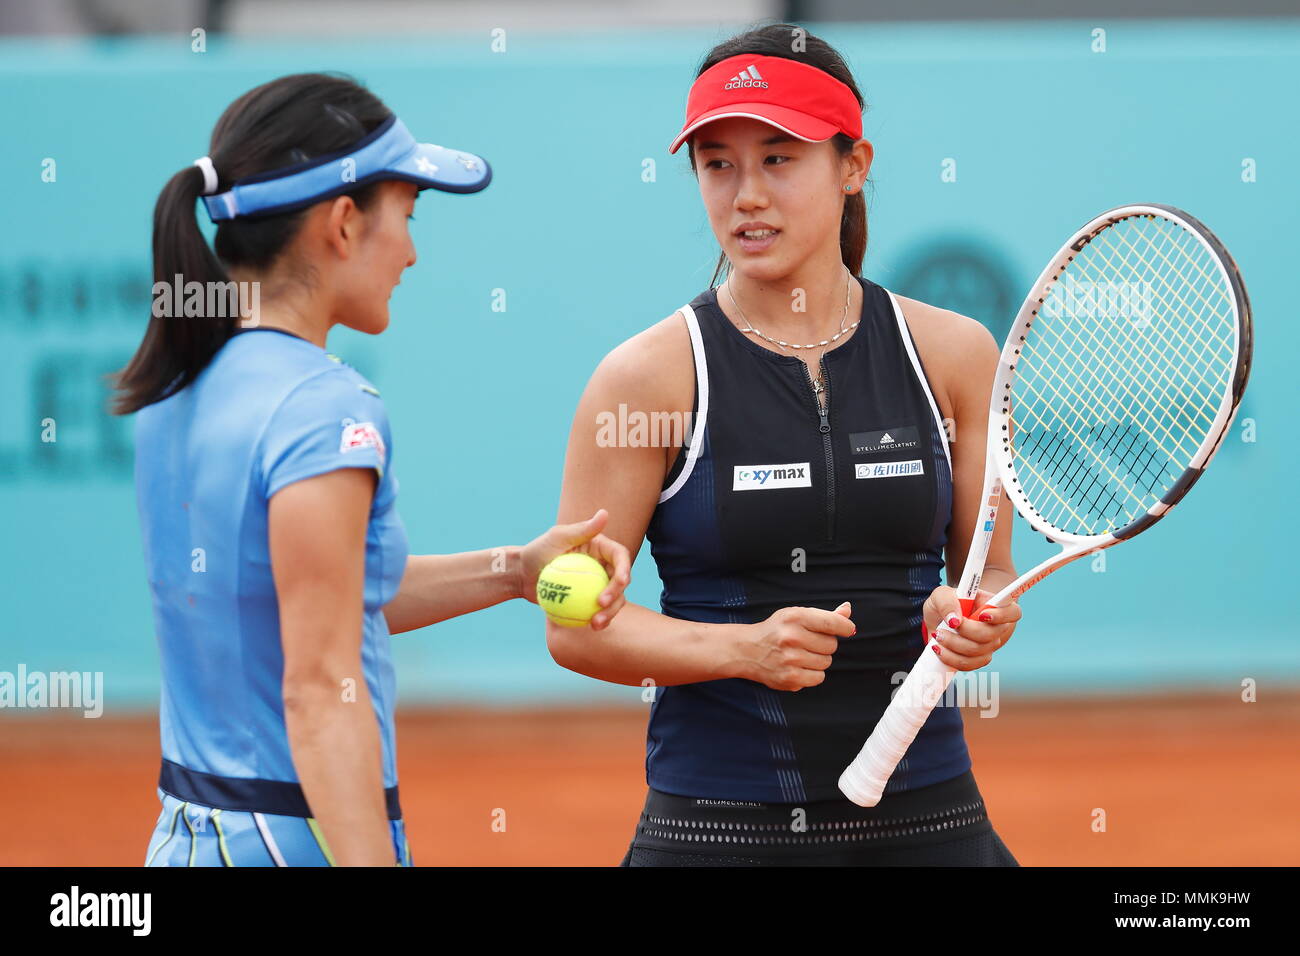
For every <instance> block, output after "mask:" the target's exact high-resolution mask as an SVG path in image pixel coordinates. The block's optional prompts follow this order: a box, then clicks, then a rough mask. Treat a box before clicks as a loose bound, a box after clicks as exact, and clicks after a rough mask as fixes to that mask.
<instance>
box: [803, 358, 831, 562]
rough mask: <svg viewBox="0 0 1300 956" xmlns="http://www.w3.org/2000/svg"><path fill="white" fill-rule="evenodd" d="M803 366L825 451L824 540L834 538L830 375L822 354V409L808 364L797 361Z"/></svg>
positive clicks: (820, 362)
mask: <svg viewBox="0 0 1300 956" xmlns="http://www.w3.org/2000/svg"><path fill="white" fill-rule="evenodd" d="M799 364H800V366H802V367H803V377H804V379H805V380H806V381H807V382H808V391H809V392H810V393H811V394H812V402H813V411H815V412H816V413H817V418H818V424H817V430H818V431H819V432H821V436H822V449H823V450H824V451H825V453H826V540H827V541H832V540H834V538H835V452H834V449H833V447H832V445H831V421H830V413H831V376H830V373H829V372H828V371H827V370H826V356H825V355H823V356H822V357H821V360H820V361H819V363H818V365H819V366H820V368H821V372H822V387H823V388H824V389H825V390H826V407H825V409H823V408H822V407H821V405H820V404H819V403H818V401H817V392H816V391H814V390H813V382H812V376H811V375H809V374H808V366H807V364H806V363H804V362H800V363H799Z"/></svg>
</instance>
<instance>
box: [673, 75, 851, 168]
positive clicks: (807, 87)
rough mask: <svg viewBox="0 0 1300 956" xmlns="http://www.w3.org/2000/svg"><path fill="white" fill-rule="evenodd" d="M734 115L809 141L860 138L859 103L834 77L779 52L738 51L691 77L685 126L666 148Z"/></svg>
mask: <svg viewBox="0 0 1300 956" xmlns="http://www.w3.org/2000/svg"><path fill="white" fill-rule="evenodd" d="M733 116H744V117H748V118H749V119H756V120H760V121H762V122H764V123H767V124H769V125H771V126H775V127H776V128H777V129H779V130H784V131H785V132H787V133H789V134H790V135H791V136H794V137H795V138H797V139H802V140H806V141H807V142H810V143H820V142H822V141H823V140H828V139H830V138H831V137H832V136H834V135H835V134H836V133H846V134H848V135H849V136H852V137H853V138H854V139H855V140H857V139H861V138H862V107H861V106H859V105H858V100H857V97H855V96H854V95H853V91H852V90H850V89H849V88H848V87H847V86H845V85H844V84H843V83H841V82H840V81H839V80H837V79H835V77H833V76H831V75H830V74H829V73H827V72H826V71H825V70H819V69H818V68H817V67H815V66H809V65H808V64H807V63H800V62H799V61H798V60H790V59H786V58H785V57H783V56H761V55H757V56H755V55H750V54H742V55H740V56H733V57H729V58H727V59H725V60H723V61H722V62H721V63H715V64H714V65H713V66H711V67H709V68H708V69H707V70H705V71H704V72H703V73H701V74H700V75H699V77H698V78H697V79H696V80H695V83H694V84H693V85H692V86H691V93H690V96H688V97H687V99H686V124H685V125H684V126H683V127H682V131H681V132H680V133H678V134H677V138H676V139H674V140H673V144H672V145H671V146H669V147H668V152H670V153H675V152H677V150H678V148H679V147H680V146H681V145H682V143H684V142H686V140H687V139H689V138H690V136H691V134H692V133H694V132H695V131H696V130H697V129H699V128H700V127H701V126H703V125H704V124H705V123H711V122H713V120H717V119H727V118H728V117H733Z"/></svg>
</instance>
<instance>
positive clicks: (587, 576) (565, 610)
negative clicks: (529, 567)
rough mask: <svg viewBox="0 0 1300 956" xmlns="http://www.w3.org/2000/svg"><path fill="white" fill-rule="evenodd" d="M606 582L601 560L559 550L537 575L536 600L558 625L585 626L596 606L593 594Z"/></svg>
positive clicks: (596, 608) (596, 609) (597, 595)
mask: <svg viewBox="0 0 1300 956" xmlns="http://www.w3.org/2000/svg"><path fill="white" fill-rule="evenodd" d="M607 584H609V575H607V574H606V573H605V569H604V568H603V567H602V566H601V563H600V562H599V561H597V560H596V559H595V558H593V557H592V556H591V555H589V554H583V553H581V552H580V551H570V552H568V553H567V554H562V555H560V556H559V557H558V558H556V559H555V560H554V561H552V562H551V563H550V564H548V565H547V566H546V567H544V568H543V569H542V573H541V574H539V575H538V576H537V603H538V604H539V605H541V608H542V610H543V611H545V612H546V616H547V617H548V618H550V619H551V620H552V621H554V622H555V623H556V624H558V625H560V627H586V626H587V623H588V622H589V621H590V620H591V618H592V615H594V614H595V613H596V612H597V611H599V610H600V605H599V604H597V603H596V598H598V597H600V592H601V591H603V590H605V586H606V585H607Z"/></svg>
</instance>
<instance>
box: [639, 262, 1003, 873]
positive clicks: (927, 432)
mask: <svg viewBox="0 0 1300 956" xmlns="http://www.w3.org/2000/svg"><path fill="white" fill-rule="evenodd" d="M857 281H858V282H859V283H860V285H861V287H862V314H861V324H860V325H859V327H858V328H857V329H856V330H855V331H854V332H853V334H852V335H851V336H850V337H849V338H848V339H847V341H845V342H844V343H843V344H842V345H839V346H838V347H836V348H833V349H830V350H829V351H827V352H826V353H825V355H824V356H823V359H822V361H823V371H822V378H823V382H824V383H825V385H826V388H827V396H828V397H827V402H826V408H825V411H824V412H823V411H822V410H821V409H820V408H819V406H818V402H817V397H816V395H815V393H814V392H813V389H812V382H811V379H810V377H809V374H808V370H807V368H806V366H805V365H804V363H803V362H802V361H801V360H800V359H798V358H797V357H795V356H792V355H783V354H780V353H777V352H774V351H771V350H769V349H767V348H764V347H763V346H761V345H759V344H758V343H756V342H755V341H753V340H752V339H751V338H750V337H748V336H747V335H746V334H745V333H743V332H741V331H740V330H739V329H738V328H736V326H735V325H733V324H732V323H731V321H730V320H729V319H728V318H727V317H726V315H725V314H723V312H722V311H721V309H719V307H718V301H717V290H715V289H710V290H708V291H706V292H704V293H701V294H700V295H699V296H697V297H696V298H695V299H694V300H693V301H692V302H691V303H690V304H689V305H686V306H684V307H683V308H682V309H681V310H680V311H681V313H682V315H683V316H684V317H685V320H686V324H687V327H688V329H689V332H690V339H691V347H692V351H693V355H694V362H695V373H696V396H695V414H694V416H693V426H694V427H693V429H692V432H691V435H690V442H689V446H688V447H685V448H684V449H683V451H682V453H680V454H679V455H678V458H677V461H676V462H675V463H674V465H673V468H672V469H671V471H670V473H669V475H668V476H667V479H666V483H665V487H664V488H663V491H662V493H661V495H660V497H659V503H658V505H657V507H656V509H655V512H654V514H653V516H652V518H651V521H650V525H649V527H648V529H647V533H646V538H647V540H648V541H649V542H650V545H651V552H652V554H653V555H654V559H655V562H656V563H657V565H658V569H659V576H660V578H661V580H662V582H663V593H662V596H661V608H662V612H663V613H664V614H665V615H667V616H669V617H675V618H680V619H682V620H690V621H702V622H709V623H721V624H751V623H756V622H760V621H763V620H765V619H766V618H767V617H769V616H770V615H771V614H772V613H773V612H774V611H777V610H778V609H780V608H783V607H789V606H806V607H817V608H823V609H826V610H833V609H834V608H836V607H838V606H839V605H840V604H841V603H842V602H844V601H850V602H852V619H853V622H854V624H855V625H856V626H857V633H856V635H855V636H854V637H851V638H845V639H841V640H840V642H839V648H838V650H837V651H836V653H835V655H834V657H833V659H832V664H831V667H830V669H829V670H828V671H827V672H826V678H825V681H824V682H823V683H821V684H820V685H818V686H815V687H808V688H804V689H802V690H800V691H798V692H787V691H777V690H773V689H771V688H769V687H766V686H764V685H763V684H760V683H758V682H756V681H751V680H745V679H739V678H737V679H722V680H712V681H703V682H699V683H694V684H683V685H678V686H672V687H664V688H660V689H659V690H658V691H657V699H656V700H655V703H654V705H653V708H652V710H651V715H650V723H649V729H648V736H647V745H646V770H647V779H648V783H649V785H650V800H649V801H648V803H647V809H646V813H645V814H643V817H642V822H641V826H639V827H638V832H637V838H636V840H634V842H633V849H632V851H630V852H629V859H630V861H631V863H632V864H633V865H636V864H637V863H638V848H639V847H640V848H642V849H644V850H645V851H646V853H641V854H640V855H641V856H642V857H644V856H645V855H646V854H647V853H648V854H650V855H653V853H654V852H655V850H656V848H657V849H658V850H663V851H668V852H671V851H679V852H681V851H688V850H689V851H692V852H694V853H695V854H697V855H698V854H699V853H701V852H704V848H701V846H700V845H699V841H700V838H701V837H705V836H708V835H709V834H708V833H707V832H706V831H707V830H708V826H707V822H708V821H709V820H714V821H715V822H716V823H717V832H716V834H713V835H715V836H717V837H718V838H719V840H718V841H711V840H710V841H706V842H709V843H710V844H712V845H711V846H710V847H709V848H708V851H709V852H720V847H721V846H723V845H725V847H726V848H727V851H728V852H732V851H733V850H734V852H735V853H740V854H749V855H751V856H762V855H763V854H764V853H765V852H766V851H765V847H767V846H768V844H767V843H764V842H763V841H762V840H758V841H757V842H749V843H743V842H742V843H739V845H738V848H737V847H736V846H735V845H733V838H734V839H735V840H740V834H741V833H743V832H745V831H741V830H737V829H736V827H738V826H741V825H742V823H743V821H745V820H750V821H759V820H763V819H765V814H766V815H768V816H771V815H772V814H775V816H772V820H774V821H775V823H776V824H777V830H776V833H777V834H778V836H777V839H778V841H781V840H787V841H788V840H789V834H788V827H786V823H787V822H788V819H789V816H788V813H789V809H790V807H791V805H805V806H809V807H815V808H820V809H819V810H818V811H817V812H816V813H814V816H816V815H818V814H820V815H821V816H823V817H826V819H824V820H822V821H821V822H822V823H824V824H826V826H827V827H830V828H833V827H836V826H844V827H849V828H856V829H857V830H859V831H861V833H860V834H859V835H860V837H861V838H862V839H860V840H859V841H858V842H859V843H862V842H864V841H865V842H870V841H868V840H867V837H868V831H871V840H874V841H875V843H877V844H878V843H879V842H880V839H882V838H887V837H890V836H898V835H901V836H904V837H915V834H905V833H903V834H896V833H894V832H893V831H892V830H890V826H892V824H890V823H889V821H890V816H889V813H888V808H889V807H890V806H891V805H894V806H896V805H898V804H899V802H900V799H901V798H900V797H898V796H891V795H899V794H905V793H908V792H913V793H924V794H925V797H924V799H923V802H924V804H925V809H924V810H922V811H920V812H921V813H922V815H924V814H925V813H931V812H932V813H933V814H934V815H936V821H938V820H939V818H943V819H945V820H947V821H948V822H947V823H943V822H936V823H935V826H936V828H937V829H936V830H934V831H927V832H935V833H938V832H940V831H941V830H943V831H946V830H951V829H952V828H953V827H955V826H956V825H957V821H960V822H961V825H962V826H968V827H975V828H977V829H981V830H989V832H991V829H990V828H988V824H987V819H986V817H985V816H984V814H983V805H982V801H980V800H979V795H978V791H977V790H975V787H974V781H973V778H972V777H971V776H970V767H971V762H970V756H969V754H968V752H967V749H966V744H965V739H964V736H963V732H962V719H961V713H960V711H959V710H958V709H957V708H956V707H951V706H939V707H937V708H936V709H935V710H934V712H933V713H932V714H931V716H930V718H929V719H928V721H927V722H926V724H925V726H924V727H923V728H922V729H921V731H920V733H919V734H918V735H917V737H916V741H915V743H913V744H912V746H911V748H910V749H909V750H908V752H907V755H906V757H905V758H904V760H903V762H902V763H901V764H900V765H899V768H898V770H897V772H896V773H895V774H894V776H893V777H892V779H891V780H890V782H889V785H888V787H887V788H886V791H885V797H884V799H882V801H881V804H880V806H879V807H877V808H873V809H872V810H862V809H861V808H858V807H856V806H854V805H852V804H850V803H849V802H848V801H847V800H846V799H845V798H844V797H843V795H842V794H841V793H840V791H839V788H838V786H837V781H838V779H839V775H840V773H841V772H842V771H843V769H844V767H845V766H846V765H847V764H848V763H849V762H850V761H851V760H852V759H853V758H854V757H855V756H856V755H857V753H858V751H859V750H860V749H861V747H862V744H863V741H865V740H866V738H867V736H868V735H869V734H870V732H871V730H872V729H873V728H874V727H875V725H876V722H877V721H878V720H879V718H880V716H881V714H882V713H883V712H884V710H885V707H886V705H887V704H888V703H889V699H890V693H891V691H892V690H893V689H894V688H895V687H896V686H897V685H898V683H899V682H900V681H901V678H902V675H904V674H905V673H906V672H907V671H909V670H910V669H911V667H912V665H913V664H914V663H915V661H916V658H917V656H918V655H919V654H920V652H921V649H922V639H921V631H920V624H921V619H922V606H923V604H924V602H925V599H926V597H927V596H928V595H929V594H930V592H931V591H933V590H934V588H935V587H937V586H938V585H939V583H940V571H941V569H942V567H943V549H944V545H945V544H946V542H947V538H948V525H949V522H950V521H951V517H952V467H951V459H950V456H949V449H948V445H947V436H946V430H945V428H944V424H943V421H942V419H941V416H940V413H939V409H938V406H937V405H936V403H935V400H934V395H933V393H932V391H931V389H930V386H929V383H928V381H927V379H926V375H925V370H924V368H923V367H922V364H921V361H920V358H919V356H918V355H917V351H916V347H915V345H914V343H913V342H912V339H911V336H910V334H909V332H908V329H907V325H906V322H905V320H904V318H903V314H902V311H901V309H900V307H899V304H898V302H897V300H896V299H895V298H894V296H893V295H892V293H890V292H888V291H887V290H885V289H884V288H882V287H880V286H878V285H876V284H875V283H873V282H871V281H869V280H866V279H861V278H859V279H858V280H857ZM936 795H937V796H936ZM949 811H952V812H949ZM735 814H740V817H739V818H736V817H735ZM828 814H829V816H827V815H828ZM916 815H917V814H916V813H911V814H908V816H916ZM900 819H902V818H901V817H900ZM873 821H874V822H875V823H877V824H879V826H875V828H874V829H872V823H873ZM881 821H884V822H883V823H882V822H881ZM981 822H982V824H983V825H982V827H981V826H980V824H981ZM674 824H678V825H680V826H676V827H675V826H674ZM768 825H769V824H767V823H764V824H761V826H768ZM754 826H755V827H760V824H759V823H758V822H754ZM899 826H900V827H901V826H902V825H901V823H900V824H899ZM678 831H680V832H678ZM763 832H767V831H764V830H762V829H761V828H760V829H756V830H755V831H754V833H755V834H761V833H763ZM973 832H974V831H971V833H972V834H973ZM803 836H804V838H805V839H804V841H803V842H800V841H799V840H796V841H795V842H794V844H793V845H791V844H790V843H788V842H787V843H785V844H779V845H786V846H792V849H791V850H790V851H789V852H799V853H807V854H811V855H813V856H817V855H818V854H819V853H821V852H822V847H821V845H820V844H816V843H815V842H808V841H812V840H813V838H814V837H815V836H816V834H815V833H810V832H805V833H804V834H803ZM724 838H725V839H724ZM994 839H996V837H994ZM839 842H843V841H839ZM849 842H850V843H852V842H854V841H852V840H850V841H849ZM904 842H907V841H904ZM888 843H889V841H888V839H885V844H880V845H887V844H888ZM688 844H689V845H688ZM805 844H806V845H805ZM999 845H1000V844H999ZM823 855H824V854H823ZM1008 856H1009V854H1008ZM625 862H627V861H625ZM640 862H642V863H645V862H650V864H651V865H653V864H654V861H653V860H650V861H647V860H645V859H642V860H640ZM669 862H671V861H669ZM697 862H699V861H697ZM703 862H719V860H713V859H705V860H704V861H703ZM814 862H820V860H815V861H814Z"/></svg>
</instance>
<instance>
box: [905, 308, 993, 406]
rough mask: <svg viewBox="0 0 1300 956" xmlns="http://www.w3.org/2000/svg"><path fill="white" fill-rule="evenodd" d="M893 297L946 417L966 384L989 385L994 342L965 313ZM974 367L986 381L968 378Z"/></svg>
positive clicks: (979, 377)
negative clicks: (986, 378) (900, 308)
mask: <svg viewBox="0 0 1300 956" xmlns="http://www.w3.org/2000/svg"><path fill="white" fill-rule="evenodd" d="M895 297H896V298H897V299H898V303H899V305H900V306H901V307H902V309H903V317H904V318H905V319H906V320H907V328H908V330H909V331H910V332H911V333H912V339H913V341H915V342H916V350H917V352H918V353H919V355H920V357H921V362H922V364H923V365H924V366H925V370H926V374H927V376H928V377H929V378H930V380H931V385H932V386H933V387H934V389H935V391H936V395H935V400H936V401H938V402H939V403H940V405H941V406H942V410H943V413H944V415H945V417H946V416H949V415H951V414H952V410H953V408H954V405H955V403H957V402H958V401H959V400H960V399H961V397H962V396H963V393H964V392H965V391H966V389H967V388H968V387H969V386H972V385H974V386H976V387H978V388H985V387H987V386H990V385H991V384H992V373H993V368H994V366H995V365H996V363H997V356H998V353H999V349H998V345H997V342H996V341H994V339H993V335H992V333H990V332H989V330H988V329H986V328H985V327H984V326H983V325H982V324H981V323H980V322H978V321H976V320H975V319H972V318H970V317H969V316H965V315H962V314H961V313H959V312H953V311H951V310H950V309H941V308H939V307H938V306H934V305H930V304H929V303H926V302H921V301H920V300H918V299H909V298H907V297H906V296H901V295H898V294H897V293H895ZM975 369H978V370H980V372H981V373H987V377H988V379H989V381H988V382H983V381H981V380H980V379H981V378H982V377H983V376H982V375H981V376H975V377H974V378H972V375H971V372H972V371H973V370H975Z"/></svg>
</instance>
